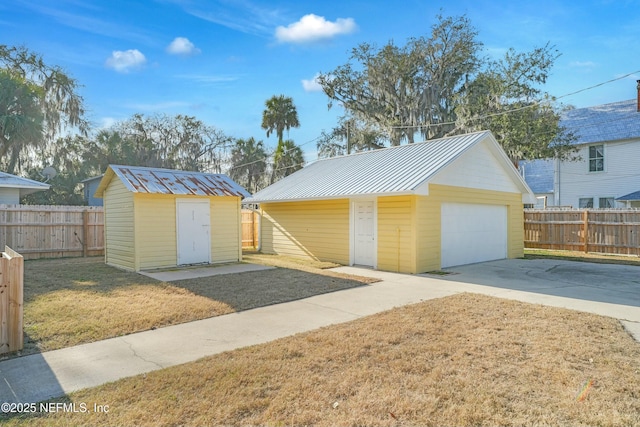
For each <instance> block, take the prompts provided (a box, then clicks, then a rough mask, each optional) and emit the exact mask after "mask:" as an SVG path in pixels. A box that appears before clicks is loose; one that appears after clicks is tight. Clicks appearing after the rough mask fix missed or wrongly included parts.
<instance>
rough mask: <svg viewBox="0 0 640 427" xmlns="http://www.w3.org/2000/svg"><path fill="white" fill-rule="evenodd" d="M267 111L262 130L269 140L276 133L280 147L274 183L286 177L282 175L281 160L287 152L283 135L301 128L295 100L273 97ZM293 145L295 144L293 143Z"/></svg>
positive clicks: (272, 179)
mask: <svg viewBox="0 0 640 427" xmlns="http://www.w3.org/2000/svg"><path fill="white" fill-rule="evenodd" d="M265 106H266V109H265V110H264V111H263V112H262V129H265V130H266V131H267V138H268V137H269V135H271V134H272V133H273V132H274V131H275V133H276V135H277V137H278V146H277V148H276V151H275V154H274V158H273V171H272V173H271V183H274V182H275V181H276V179H277V178H278V177H282V176H286V175H282V170H286V169H282V165H280V160H281V158H282V154H283V153H286V152H287V150H285V149H284V147H283V143H284V141H283V135H284V131H285V130H286V131H287V132H288V131H289V129H291V128H292V127H293V128H297V127H300V122H299V121H298V111H297V110H296V106H295V105H294V104H293V99H292V98H290V97H287V96H284V95H280V96H275V95H274V96H272V97H271V98H269V99H267V101H266V102H265ZM292 144H293V142H292Z"/></svg>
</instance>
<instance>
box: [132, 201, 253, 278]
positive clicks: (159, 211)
mask: <svg viewBox="0 0 640 427" xmlns="http://www.w3.org/2000/svg"><path fill="white" fill-rule="evenodd" d="M177 198H185V197H184V196H174V195H164V194H136V196H135V206H136V209H135V212H136V242H137V245H136V253H137V256H136V264H137V265H136V269H137V270H145V269H152V268H163V267H173V266H175V265H177V263H178V249H177V226H176V199H177ZM189 199H193V200H197V199H207V197H193V196H190V197H189ZM208 199H209V207H210V217H209V218H210V222H211V228H210V230H211V262H212V263H216V262H232V261H240V260H241V259H242V246H241V235H240V233H241V229H240V227H241V225H240V198H238V197H231V196H229V197H225V196H216V197H209V198H208Z"/></svg>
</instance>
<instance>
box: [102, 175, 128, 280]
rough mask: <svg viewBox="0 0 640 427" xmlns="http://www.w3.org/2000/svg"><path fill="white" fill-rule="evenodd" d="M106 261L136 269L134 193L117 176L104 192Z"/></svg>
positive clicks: (125, 267)
mask: <svg viewBox="0 0 640 427" xmlns="http://www.w3.org/2000/svg"><path fill="white" fill-rule="evenodd" d="M104 200H105V206H104V233H105V262H106V263H107V264H109V265H113V266H115V267H120V268H123V269H125V270H135V263H134V215H133V194H132V193H130V192H129V191H128V190H127V189H126V187H125V186H124V184H122V182H121V181H120V180H119V179H117V178H115V179H112V180H111V182H110V183H109V186H108V187H107V188H106V190H105V192H104Z"/></svg>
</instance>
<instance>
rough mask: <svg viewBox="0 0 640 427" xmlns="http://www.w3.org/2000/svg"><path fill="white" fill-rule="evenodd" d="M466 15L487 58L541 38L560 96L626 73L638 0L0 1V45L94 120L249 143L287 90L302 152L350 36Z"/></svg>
mask: <svg viewBox="0 0 640 427" xmlns="http://www.w3.org/2000/svg"><path fill="white" fill-rule="evenodd" d="M439 12H442V14H443V15H445V16H446V15H452V16H457V15H461V14H466V15H467V17H468V18H469V19H470V20H471V22H472V23H473V25H474V26H475V27H476V28H477V30H478V32H479V35H478V39H479V40H480V41H481V42H482V43H483V44H484V53H485V54H486V55H487V56H489V57H498V56H501V55H502V54H503V53H504V52H505V51H506V50H507V49H508V48H510V47H513V48H515V49H516V50H518V51H529V50H532V49H533V48H535V47H539V46H543V45H545V44H546V43H547V42H549V43H551V44H552V45H555V46H556V48H557V49H558V50H559V51H560V53H561V54H562V56H560V58H559V59H558V60H557V61H556V64H555V66H554V68H553V71H552V76H551V78H550V79H549V81H548V83H547V85H546V86H545V90H546V91H547V92H549V93H551V94H552V95H555V96H563V95H566V94H569V93H572V92H576V91H580V90H583V89H586V88H589V87H591V86H594V85H597V84H600V83H603V82H606V81H609V80H612V79H617V78H619V77H621V76H623V75H626V74H629V73H634V72H636V71H637V70H640V61H639V60H638V58H640V47H639V45H638V40H640V1H636V0H628V1H625V0H601V1H590V0H582V1H575V0H565V1H562V0H560V1H551V0H548V1H546V0H543V1H526V0H522V1H518V2H514V1H503V0H468V1H467V0H458V1H455V0H454V1H447V2H444V1H416V0H406V1H404V2H401V3H398V2H395V3H394V2H388V1H380V0H368V1H360V0H355V1H350V0H341V1H336V0H324V1H322V2H319V1H285V0H276V1H268V2H267V1H258V0H238V1H232V0H222V1H209V0H144V1H143V0H140V1H127V0H104V1H83V0H56V1H50V0H9V1H3V2H1V3H0V43H2V44H8V45H24V46H26V47H28V48H29V49H31V50H33V51H35V52H38V53H40V54H42V55H43V57H44V59H45V61H46V62H47V63H49V64H55V65H59V66H61V67H62V68H63V69H65V70H66V71H67V72H69V73H70V74H71V75H72V76H73V77H74V78H76V79H77V80H78V81H79V82H80V83H81V84H82V85H83V87H82V90H81V94H82V95H83V97H84V98H85V101H86V107H87V109H88V112H89V115H88V117H89V119H90V120H91V121H92V123H93V124H94V125H95V126H96V127H101V126H105V125H108V124H110V123H112V122H113V121H117V120H123V119H127V118H128V117H130V116H131V115H133V114H134V113H144V114H155V113H166V114H169V115H174V114H186V115H192V116H195V117H197V118H199V119H200V120H202V121H204V122H205V123H207V124H209V125H213V126H215V127H217V128H219V129H221V130H222V131H224V132H225V133H226V134H227V135H230V136H233V137H242V138H247V137H251V136H253V137H255V138H256V139H262V140H264V141H265V143H266V144H267V145H268V146H270V147H273V146H274V145H275V143H276V139H275V136H271V137H270V138H267V137H266V134H265V132H264V130H262V129H261V128H260V123H261V115H262V111H263V109H264V102H265V101H266V100H267V99H268V98H270V97H271V96H272V95H279V94H284V95H286V96H290V97H292V98H293V100H294V103H295V105H296V107H297V109H298V114H299V119H300V123H301V127H300V128H298V129H292V130H291V131H290V134H289V137H290V138H291V139H293V140H294V141H295V142H296V143H297V144H299V145H303V149H304V151H305V156H306V159H307V160H308V161H312V160H314V159H315V158H316V155H315V142H313V140H314V139H315V138H317V137H318V136H319V135H320V132H321V131H322V130H323V129H324V130H327V131H328V130H330V129H331V128H332V127H333V126H334V125H335V123H336V118H337V116H338V115H339V114H340V113H341V111H340V110H339V108H336V107H334V108H333V109H332V110H327V101H328V100H327V97H326V96H325V95H324V94H323V93H322V92H321V91H318V87H317V85H315V84H314V82H313V79H314V76H315V75H316V74H317V73H318V72H327V71H330V70H332V69H334V68H335V67H336V66H338V65H341V64H344V63H345V62H346V61H347V59H348V55H349V52H350V50H351V49H352V48H353V47H355V46H357V45H358V44H359V43H361V42H369V43H374V44H377V45H379V46H380V45H383V44H384V43H386V42H387V41H389V40H393V41H395V42H396V44H404V43H405V41H406V40H407V38H408V37H412V36H416V37H417V36H422V35H426V34H427V33H428V31H429V29H430V27H431V25H432V24H434V22H435V20H436V19H435V16H436V15H437V14H438V13H439ZM637 79H640V73H635V74H632V75H630V76H628V77H626V78H624V79H620V80H617V81H615V82H612V83H608V84H604V85H601V86H599V87H597V88H593V89H589V90H584V91H582V92H580V93H578V94H575V95H571V96H566V97H564V98H562V102H563V103H565V104H571V105H574V106H576V107H587V106H592V105H598V104H603V103H608V102H616V101H622V100H627V99H632V98H634V97H635V96H636V83H635V80H637Z"/></svg>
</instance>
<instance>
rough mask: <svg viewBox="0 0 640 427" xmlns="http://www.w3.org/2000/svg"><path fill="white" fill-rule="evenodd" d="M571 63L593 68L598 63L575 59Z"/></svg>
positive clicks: (574, 65) (580, 66)
mask: <svg viewBox="0 0 640 427" xmlns="http://www.w3.org/2000/svg"><path fill="white" fill-rule="evenodd" d="M569 65H571V66H572V67H578V68H593V67H595V66H596V63H595V62H592V61H574V62H572V63H571V64H569Z"/></svg>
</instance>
